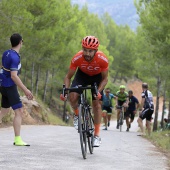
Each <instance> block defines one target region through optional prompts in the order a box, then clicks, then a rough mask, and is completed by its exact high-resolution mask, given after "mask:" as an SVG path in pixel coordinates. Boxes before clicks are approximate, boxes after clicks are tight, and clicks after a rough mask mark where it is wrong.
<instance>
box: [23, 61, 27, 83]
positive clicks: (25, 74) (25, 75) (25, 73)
mask: <svg viewBox="0 0 170 170" xmlns="http://www.w3.org/2000/svg"><path fill="white" fill-rule="evenodd" d="M27 70H28V69H27V60H26V63H25V72H24V81H23V83H24V84H26V77H27Z"/></svg>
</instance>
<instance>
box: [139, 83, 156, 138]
mask: <svg viewBox="0 0 170 170" xmlns="http://www.w3.org/2000/svg"><path fill="white" fill-rule="evenodd" d="M142 89H143V92H142V100H141V104H140V111H141V112H140V114H139V118H138V123H139V127H140V129H141V132H142V135H145V133H144V128H143V120H144V119H146V127H147V130H148V134H149V135H150V133H151V120H152V114H153V112H154V103H153V95H152V93H151V92H150V91H149V90H148V84H147V83H143V84H142Z"/></svg>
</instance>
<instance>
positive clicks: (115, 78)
mask: <svg viewBox="0 0 170 170" xmlns="http://www.w3.org/2000/svg"><path fill="white" fill-rule="evenodd" d="M118 73H119V71H117V72H116V75H115V77H114V80H113V83H115V82H116V80H117V77H118Z"/></svg>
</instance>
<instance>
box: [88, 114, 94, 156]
mask: <svg viewBox="0 0 170 170" xmlns="http://www.w3.org/2000/svg"><path fill="white" fill-rule="evenodd" d="M88 117H89V119H88V123H87V126H88V127H87V129H88V133H87V139H88V146H89V151H90V153H91V154H92V153H93V139H94V120H93V117H92V115H91V113H90V111H88Z"/></svg>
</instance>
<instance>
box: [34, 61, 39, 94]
mask: <svg viewBox="0 0 170 170" xmlns="http://www.w3.org/2000/svg"><path fill="white" fill-rule="evenodd" d="M39 79H40V65H39V64H38V70H37V77H36V82H35V95H36V96H37V95H38V85H39Z"/></svg>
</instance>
